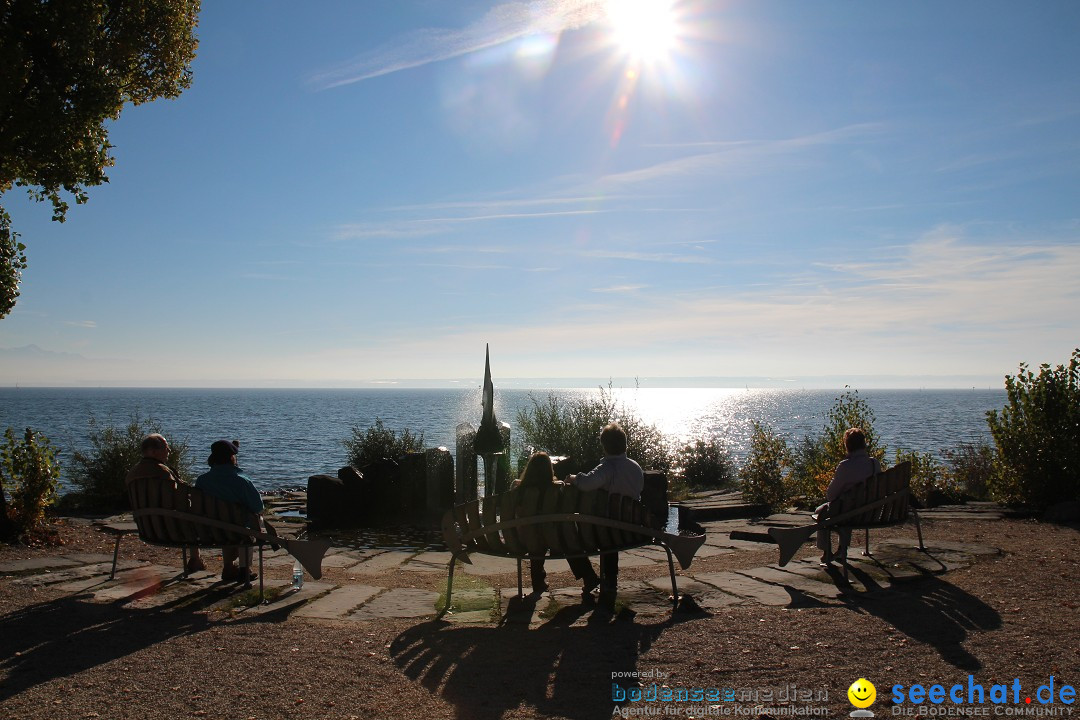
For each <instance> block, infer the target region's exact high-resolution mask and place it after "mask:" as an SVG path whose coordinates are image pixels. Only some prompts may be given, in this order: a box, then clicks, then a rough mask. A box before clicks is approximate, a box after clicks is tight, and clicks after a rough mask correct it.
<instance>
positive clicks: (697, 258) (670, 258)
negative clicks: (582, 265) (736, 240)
mask: <svg viewBox="0 0 1080 720" xmlns="http://www.w3.org/2000/svg"><path fill="white" fill-rule="evenodd" d="M579 254H580V255H581V256H582V257H590V258H601V259H606V260H633V261H637V262H656V263H677V264H696V265H712V264H713V263H714V262H715V260H713V259H712V258H708V257H704V256H701V255H676V254H675V253H646V252H634V251H630V250H585V251H583V252H581V253H579Z"/></svg>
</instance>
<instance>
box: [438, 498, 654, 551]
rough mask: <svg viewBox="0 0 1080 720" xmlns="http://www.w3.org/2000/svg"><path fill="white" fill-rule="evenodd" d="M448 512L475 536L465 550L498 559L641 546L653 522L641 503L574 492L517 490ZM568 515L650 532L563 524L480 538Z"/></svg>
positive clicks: (627, 499) (462, 527)
mask: <svg viewBox="0 0 1080 720" xmlns="http://www.w3.org/2000/svg"><path fill="white" fill-rule="evenodd" d="M450 512H452V513H453V518H454V521H455V522H456V523H457V525H458V527H459V528H460V529H461V530H462V532H463V533H473V534H475V537H474V538H472V539H471V540H469V541H467V542H466V544H465V547H466V548H467V549H469V550H475V551H478V552H486V553H492V554H496V555H510V556H516V557H524V556H526V555H543V554H545V553H546V552H549V551H550V554H551V555H553V556H560V555H577V554H595V553H597V552H600V551H602V550H614V549H619V548H626V547H633V546H635V545H640V544H643V543H646V542H648V541H649V540H650V539H651V537H652V531H651V527H650V526H649V523H650V522H652V521H653V518H652V516H651V515H650V514H649V513H648V512H647V511H646V510H645V507H644V506H643V505H642V504H641V503H640V502H639V501H637V500H635V499H634V498H631V497H626V496H624V495H611V494H609V493H608V492H607V491H605V490H591V491H588V492H582V491H581V490H579V489H577V488H576V487H573V486H562V485H550V486H546V487H527V488H517V489H515V490H510V491H509V492H505V493H501V494H499V495H489V496H487V497H483V498H480V499H477V500H472V501H470V502H467V503H462V504H460V505H455V506H454V508H453V509H452V510H451V511H450ZM569 513H576V514H578V515H579V516H590V517H599V518H607V519H610V520H618V521H621V522H626V523H631V524H634V525H641V526H644V527H646V528H649V530H648V531H647V532H643V533H635V532H632V531H629V530H622V529H619V528H610V527H604V526H601V525H595V524H592V523H589V522H580V521H579V522H574V521H573V520H564V521H554V522H545V523H536V524H531V525H530V524H522V525H518V526H517V527H511V528H502V529H498V528H496V529H495V530H492V531H490V532H484V530H485V529H488V528H491V527H493V526H495V525H496V524H497V523H500V522H506V521H508V520H516V519H519V518H528V517H533V516H537V515H557V514H569Z"/></svg>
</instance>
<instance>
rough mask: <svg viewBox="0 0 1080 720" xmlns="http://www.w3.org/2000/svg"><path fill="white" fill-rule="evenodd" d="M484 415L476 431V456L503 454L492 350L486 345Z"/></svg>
mask: <svg viewBox="0 0 1080 720" xmlns="http://www.w3.org/2000/svg"><path fill="white" fill-rule="evenodd" d="M483 406H484V414H483V416H482V417H481V419H480V427H479V429H477V431H476V440H475V441H474V442H475V447H476V454H477V455H480V456H481V457H483V456H485V455H489V454H491V453H497V452H502V450H503V441H502V433H500V432H499V423H498V421H497V420H496V419H495V385H494V384H493V383H492V382H491V349H490V347H489V346H488V345H487V344H486V343H485V344H484V394H483Z"/></svg>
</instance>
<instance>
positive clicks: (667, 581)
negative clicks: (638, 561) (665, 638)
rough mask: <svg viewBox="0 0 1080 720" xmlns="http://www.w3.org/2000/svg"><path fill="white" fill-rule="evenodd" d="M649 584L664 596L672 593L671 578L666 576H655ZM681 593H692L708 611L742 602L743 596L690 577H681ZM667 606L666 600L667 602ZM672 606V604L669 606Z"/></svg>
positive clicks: (700, 605) (696, 600)
mask: <svg viewBox="0 0 1080 720" xmlns="http://www.w3.org/2000/svg"><path fill="white" fill-rule="evenodd" d="M648 583H649V585H650V586H651V587H652V588H654V589H655V590H656V591H657V592H658V593H662V594H663V597H664V598H667V597H670V595H671V578H670V577H667V576H664V577H658V578H653V579H652V580H649V581H648ZM679 594H680V595H691V596H693V598H694V601H695V602H696V603H697V604H698V606H699V607H701V608H702V609H704V610H706V611H709V612H711V611H713V610H718V609H720V608H722V607H727V606H728V605H736V604H738V603H740V602H742V598H740V597H736V596H734V595H729V594H728V593H725V592H721V591H720V590H717V589H716V588H715V587H713V586H712V585H706V584H705V583H700V582H697V581H695V580H690V579H688V578H679ZM665 606H667V605H666V602H665ZM667 607H670V606H667Z"/></svg>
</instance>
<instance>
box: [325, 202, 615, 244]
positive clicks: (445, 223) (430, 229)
mask: <svg viewBox="0 0 1080 720" xmlns="http://www.w3.org/2000/svg"><path fill="white" fill-rule="evenodd" d="M606 212H614V210H612V209H580V210H549V211H546V212H506V213H485V214H477V215H461V216H456V217H455V216H445V215H443V216H439V217H426V218H405V219H399V220H387V221H384V222H372V223H346V224H343V225H338V226H337V228H336V229H335V230H334V234H333V237H334V239H335V240H364V239H368V238H372V239H375V238H381V239H393V238H398V239H408V238H422V237H429V236H432V235H439V234H441V233H445V232H449V231H451V230H452V229H453V228H454V227H455V226H458V225H463V224H468V223H483V222H500V221H506V220H537V219H545V218H557V217H572V216H578V215H596V214H600V213H606Z"/></svg>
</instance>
